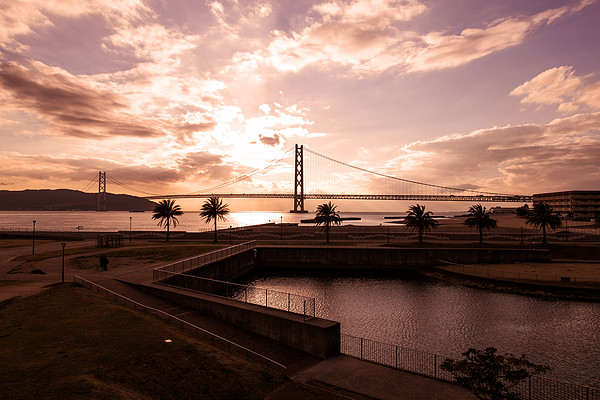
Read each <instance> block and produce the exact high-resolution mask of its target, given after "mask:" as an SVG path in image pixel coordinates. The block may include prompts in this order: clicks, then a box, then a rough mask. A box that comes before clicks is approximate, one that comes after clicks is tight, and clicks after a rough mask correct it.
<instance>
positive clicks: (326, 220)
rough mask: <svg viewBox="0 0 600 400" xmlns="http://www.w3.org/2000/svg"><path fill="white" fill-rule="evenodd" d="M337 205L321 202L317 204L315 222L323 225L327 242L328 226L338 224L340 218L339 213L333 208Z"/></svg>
mask: <svg viewBox="0 0 600 400" xmlns="http://www.w3.org/2000/svg"><path fill="white" fill-rule="evenodd" d="M336 208H337V206H335V205H333V204H331V202H329V203H327V204H321V205H319V206H317V215H316V216H315V222H316V224H317V226H318V225H323V230H324V231H325V234H326V236H327V243H329V228H330V227H331V226H332V225H340V224H341V223H342V220H341V218H340V215H339V214H338V213H337V211H336V210H335V209H336Z"/></svg>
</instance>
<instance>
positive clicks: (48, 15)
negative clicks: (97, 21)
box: [0, 0, 151, 52]
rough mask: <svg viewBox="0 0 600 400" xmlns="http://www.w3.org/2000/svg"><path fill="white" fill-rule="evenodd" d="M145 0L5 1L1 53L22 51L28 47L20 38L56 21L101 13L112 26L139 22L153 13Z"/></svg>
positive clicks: (0, 14) (0, 9)
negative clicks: (141, 18) (127, 22)
mask: <svg viewBox="0 0 600 400" xmlns="http://www.w3.org/2000/svg"><path fill="white" fill-rule="evenodd" d="M150 13H151V11H150V9H149V8H148V7H147V6H145V5H144V3H143V2H142V1H141V0H122V1H112V0H86V1H77V0H30V1H5V2H3V3H2V6H1V7H0V50H3V51H8V52H19V51H23V50H25V49H26V48H27V46H26V45H24V44H22V43H21V42H20V41H18V40H17V39H16V38H17V37H19V36H24V35H30V34H33V33H35V32H37V31H39V30H40V29H43V28H48V27H52V26H54V22H53V19H55V18H78V17H82V16H85V15H90V14H97V15H101V16H103V17H104V18H105V19H106V20H107V21H110V22H111V25H118V24H120V23H123V21H135V20H137V19H138V18H139V17H140V16H142V15H146V14H150Z"/></svg>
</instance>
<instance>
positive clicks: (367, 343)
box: [340, 333, 600, 400]
mask: <svg viewBox="0 0 600 400" xmlns="http://www.w3.org/2000/svg"><path fill="white" fill-rule="evenodd" d="M340 351H341V353H342V354H345V355H348V356H350V357H354V358H359V359H361V360H363V361H369V362H372V363H375V364H379V365H385V366H387V367H391V368H395V369H398V370H402V371H408V372H412V373H415V374H419V375H423V376H428V377H430V378H435V379H439V380H442V381H447V382H454V378H453V377H452V374H450V373H449V372H446V371H444V370H442V369H441V367H440V366H441V364H442V363H443V362H444V360H446V359H447V358H450V357H444V356H440V355H438V354H435V353H428V352H426V351H421V350H414V349H408V348H405V347H402V346H396V345H392V344H388V343H382V342H378V341H375V340H371V339H365V338H361V337H356V336H351V335H347V334H344V333H342V334H341V335H340ZM516 389H517V391H518V392H519V393H520V395H521V398H522V399H527V400H600V390H599V389H595V388H591V387H589V386H581V385H575V384H572V383H566V382H559V381H555V380H552V379H548V378H543V377H539V376H534V377H530V378H529V379H527V380H525V381H523V382H522V383H521V384H520V385H519V386H518V387H517V388H516Z"/></svg>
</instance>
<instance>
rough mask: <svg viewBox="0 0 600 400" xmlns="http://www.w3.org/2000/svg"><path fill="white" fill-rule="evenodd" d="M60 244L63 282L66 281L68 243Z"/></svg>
mask: <svg viewBox="0 0 600 400" xmlns="http://www.w3.org/2000/svg"><path fill="white" fill-rule="evenodd" d="M60 245H61V246H62V279H61V282H62V283H65V246H66V245H67V244H66V243H61V244H60Z"/></svg>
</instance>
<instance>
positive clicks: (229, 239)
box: [229, 225, 231, 244]
mask: <svg viewBox="0 0 600 400" xmlns="http://www.w3.org/2000/svg"><path fill="white" fill-rule="evenodd" d="M229 244H231V225H229Z"/></svg>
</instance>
